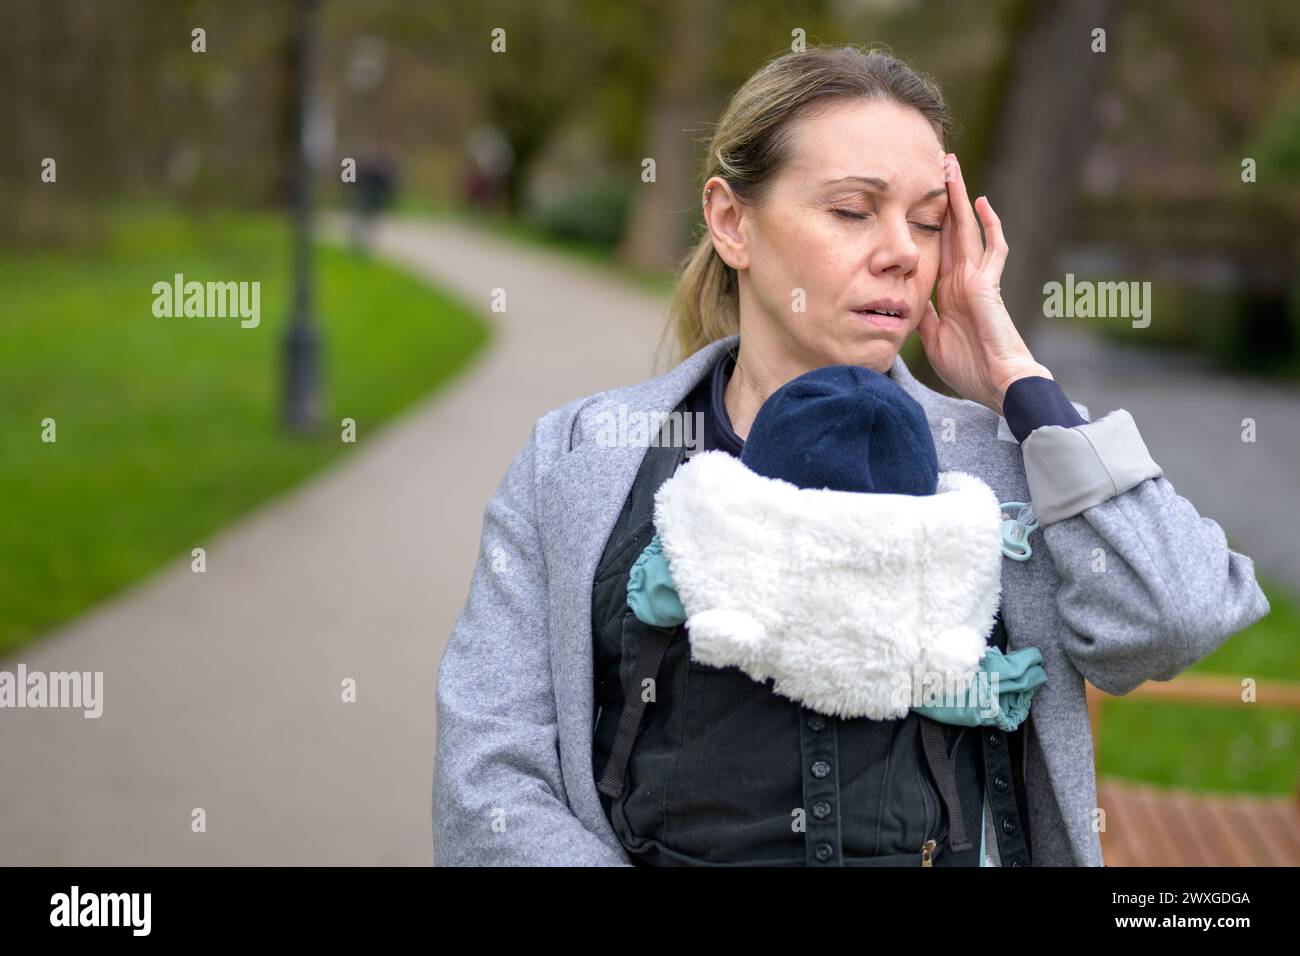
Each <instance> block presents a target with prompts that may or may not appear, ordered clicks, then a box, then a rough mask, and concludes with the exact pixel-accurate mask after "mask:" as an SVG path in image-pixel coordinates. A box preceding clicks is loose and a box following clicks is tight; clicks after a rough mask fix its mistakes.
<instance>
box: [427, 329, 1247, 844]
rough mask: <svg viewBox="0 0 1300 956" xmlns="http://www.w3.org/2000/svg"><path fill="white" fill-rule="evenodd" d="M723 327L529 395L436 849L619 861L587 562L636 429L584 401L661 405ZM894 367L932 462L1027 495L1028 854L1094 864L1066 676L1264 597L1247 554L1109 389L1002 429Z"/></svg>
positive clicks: (450, 684)
mask: <svg viewBox="0 0 1300 956" xmlns="http://www.w3.org/2000/svg"><path fill="white" fill-rule="evenodd" d="M736 342H737V337H736V336H731V337H729V338H726V339H722V340H719V341H717V342H714V343H712V344H710V345H708V346H706V347H705V348H703V349H701V350H700V351H698V352H696V353H695V354H694V355H692V356H690V357H689V358H688V359H686V361H684V362H682V363H681V364H680V365H678V366H677V367H676V368H674V369H672V370H671V371H669V372H667V373H665V374H663V375H661V376H658V377H656V378H653V379H650V380H648V381H645V382H642V383H640V384H637V385H632V386H629V387H625V388H617V389H611V390H608V391H604V392H600V393H597V394H595V395H589V396H586V397H583V398H579V399H575V400H574V401H571V402H569V403H568V404H566V405H564V406H563V407H561V408H557V409H554V410H553V411H550V412H547V413H546V414H545V415H543V416H542V417H541V418H540V419H538V421H537V423H536V424H535V426H534V427H533V431H532V435H531V437H530V438H529V440H528V441H527V443H526V444H525V445H524V447H523V448H522V449H520V451H519V452H518V454H517V455H516V456H515V458H514V460H513V461H512V462H511V463H510V466H509V468H508V469H507V471H506V474H505V477H504V478H503V479H502V481H501V484H500V486H499V487H498V489H497V491H496V494H495V496H494V497H493V498H492V500H491V501H490V502H489V503H488V505H487V507H486V508H485V510H484V516H483V535H482V542H481V548H480V552H479V557H478V562H477V565H476V567H475V569H474V574H473V579H472V582H471V585H470V592H469V596H468V599H467V600H466V602H465V606H464V608H463V610H462V612H461V614H460V616H459V618H458V619H457V621H456V624H455V627H454V629H453V631H452V634H451V637H450V640H449V643H448V645H447V649H446V652H445V654H444V656H443V658H442V662H441V664H440V666H439V669H438V681H437V693H438V699H437V715H438V721H437V753H436V755H435V764H434V774H433V839H434V857H435V864H436V865H444V866H445V865H493V864H506V865H569V866H605V865H614V866H616V865H628V864H629V863H630V858H629V857H628V855H627V854H626V853H625V852H624V850H623V848H622V846H621V845H620V843H619V841H618V838H617V837H616V836H615V834H614V832H613V830H612V829H611V827H610V825H609V822H608V820H607V819H606V817H605V815H604V812H603V810H602V807H601V804H600V800H599V796H598V792H597V790H596V781H595V778H594V774H593V768H592V731H593V723H594V718H595V713H594V706H593V693H594V690H593V672H592V667H593V664H592V624H591V596H592V578H593V575H594V572H595V567H596V562H597V560H598V559H599V557H600V555H601V553H602V551H603V550H604V547H605V544H606V540H607V538H608V535H609V533H610V530H611V529H612V527H613V524H614V521H615V519H616V518H617V516H618V514H619V511H620V509H621V508H622V505H623V501H624V499H625V497H626V496H627V493H628V491H629V490H630V488H631V486H632V482H633V479H634V478H635V476H636V472H637V468H638V466H639V465H640V462H641V459H642V457H643V455H644V454H645V447H644V445H642V446H641V447H636V446H627V445H625V446H623V447H615V446H613V445H612V444H611V443H610V442H608V441H603V440H602V441H599V442H598V441H597V440H596V438H595V436H596V431H597V422H598V421H599V420H604V421H608V418H602V419H598V418H597V416H600V415H601V413H602V412H612V413H613V414H614V415H617V414H619V409H620V405H621V406H623V408H624V409H625V410H626V411H627V412H628V413H633V412H650V413H654V412H658V413H666V412H669V411H671V410H672V409H673V408H674V407H675V406H676V405H677V403H678V402H679V401H680V400H681V399H682V398H683V397H685V395H686V394H687V393H688V392H689V391H690V390H691V388H692V386H694V385H695V384H696V382H698V381H699V380H700V379H701V378H702V377H703V376H704V375H705V373H706V372H708V371H709V370H710V369H711V368H712V366H713V362H714V360H715V359H716V358H717V357H718V355H719V353H720V351H721V350H722V349H725V348H729V347H731V346H734V345H735V344H736ZM888 374H889V375H890V377H891V378H892V379H893V380H894V381H895V382H897V383H898V384H899V385H900V386H902V388H903V389H905V390H906V391H907V392H908V393H909V394H910V395H911V396H912V397H913V398H915V399H916V400H917V401H918V402H919V403H920V404H921V406H922V408H924V409H925V413H926V416H927V418H928V419H929V422H930V427H931V431H932V433H933V435H934V439H935V447H936V450H937V451H938V456H939V467H940V468H941V469H944V470H948V469H956V470H962V471H967V472H970V473H972V474H975V475H977V476H978V477H980V478H982V479H983V480H984V481H985V482H987V483H988V485H989V486H990V487H991V488H992V489H993V491H994V493H995V494H996V495H997V497H998V500H999V501H1002V502H1007V501H1032V502H1033V505H1034V510H1035V512H1036V514H1037V515H1038V520H1039V523H1040V529H1039V530H1038V531H1036V532H1034V533H1033V535H1032V536H1031V544H1032V546H1033V549H1034V550H1033V555H1032V556H1031V558H1030V559H1029V560H1028V561H1023V562H1021V561H1013V560H1009V559H1008V560H1005V561H1004V562H1003V569H1002V586H1003V591H1002V614H1003V620H1004V621H1005V623H1006V627H1007V631H1008V634H1009V637H1010V641H1011V645H1012V649H1014V647H1017V646H1021V647H1023V646H1034V647H1037V648H1038V649H1039V650H1040V651H1041V652H1042V655H1043V667H1044V670H1045V671H1046V672H1047V675H1048V682H1047V684H1046V685H1044V686H1043V687H1041V688H1040V689H1039V691H1038V693H1037V695H1036V696H1035V697H1034V702H1033V709H1032V712H1031V719H1030V723H1029V727H1030V732H1029V734H1028V735H1027V740H1026V751H1025V782H1026V787H1027V789H1028V803H1029V808H1030V813H1029V816H1030V819H1029V825H1030V828H1031V829H1030V835H1031V838H1032V842H1033V864H1034V865H1035V866H1100V865H1102V856H1101V844H1100V839H1099V830H1100V829H1101V825H1100V824H1099V823H1098V822H1097V821H1098V820H1102V819H1104V815H1102V814H1098V812H1097V811H1098V809H1101V810H1104V809H1105V808H1098V807H1097V799H1096V780H1095V777H1094V773H1093V749H1092V736H1091V732H1090V727H1089V723H1088V711H1087V706H1086V698H1085V693H1084V680H1085V679H1086V680H1088V681H1090V682H1091V683H1092V684H1094V685H1095V686H1096V687H1098V688H1100V689H1101V690H1103V691H1105V692H1107V693H1110V694H1126V693H1128V692H1129V691H1131V690H1132V689H1133V688H1135V687H1137V686H1138V685H1139V684H1141V683H1143V682H1144V681H1148V680H1169V679H1170V678H1172V677H1174V676H1175V675H1176V674H1178V673H1179V672H1181V671H1182V670H1184V669H1185V668H1186V667H1188V666H1189V665H1190V664H1192V663H1194V662H1195V661H1197V660H1200V659H1201V658H1203V657H1205V656H1206V655H1207V654H1209V653H1210V652H1212V651H1214V650H1215V649H1216V648H1217V647H1219V645H1221V644H1222V643H1223V642H1224V641H1225V640H1227V638H1228V637H1230V636H1231V635H1232V634H1234V633H1236V632H1237V631H1240V630H1241V629H1243V628H1245V627H1247V626H1248V625H1250V624H1252V623H1253V622H1255V621H1257V620H1259V619H1260V618H1262V617H1263V616H1264V615H1265V614H1267V613H1268V610H1269V605H1268V601H1267V599H1266V598H1265V597H1264V594H1263V592H1262V591H1261V590H1260V588H1259V586H1258V584H1257V583H1256V581H1255V574H1254V563H1253V562H1252V561H1251V559H1250V558H1248V557H1246V556H1244V555H1241V554H1238V553H1236V552H1234V551H1232V550H1230V549H1229V548H1228V545H1227V541H1226V539H1225V536H1224V533H1223V530H1222V529H1221V528H1220V527H1219V525H1218V524H1216V523H1215V522H1214V521H1212V520H1210V519H1209V518H1205V517H1202V516H1201V515H1200V514H1198V513H1197V511H1196V509H1195V508H1194V507H1193V506H1192V504H1191V502H1189V501H1188V500H1187V499H1185V498H1183V497H1181V496H1179V495H1178V494H1177V493H1176V492H1175V491H1174V486H1173V485H1172V484H1170V482H1169V481H1167V480H1166V479H1165V478H1164V477H1163V475H1162V472H1161V470H1160V467H1159V466H1158V465H1157V464H1156V463H1155V462H1154V461H1152V460H1151V457H1150V455H1149V454H1148V452H1147V448H1146V446H1145V444H1144V443H1143V442H1142V439H1141V437H1140V436H1139V434H1138V432H1137V427H1136V425H1135V424H1134V422H1133V419H1132V416H1130V415H1129V414H1128V412H1126V411H1124V410H1123V409H1120V410H1117V411H1115V412H1112V413H1111V414H1108V415H1106V416H1105V417H1103V418H1100V419H1097V420H1095V421H1094V420H1091V419H1090V418H1089V415H1088V410H1087V408H1086V407H1084V406H1082V405H1078V404H1077V403H1076V405H1075V407H1076V408H1078V409H1079V411H1080V414H1082V415H1083V417H1084V418H1085V419H1088V421H1087V422H1086V423H1085V424H1083V425H1079V426H1076V427H1074V428H1065V427H1062V426H1057V425H1049V426H1042V427H1040V428H1037V429H1035V430H1034V431H1033V432H1032V433H1031V434H1030V435H1029V436H1028V437H1027V438H1026V439H1025V441H1024V443H1023V444H1020V443H1017V442H1016V440H1015V437H1014V436H1013V435H1012V434H1011V432H1010V431H1009V430H1008V429H1007V425H1006V422H1005V420H1004V419H1002V418H1000V417H999V416H998V415H996V414H994V413H993V412H992V411H990V410H989V409H987V408H985V407H983V406H982V405H979V404H977V403H975V402H970V401H966V400H962V399H954V398H949V397H947V396H944V395H941V394H939V393H937V392H934V391H933V390H931V389H929V388H926V387H925V386H924V385H922V384H921V383H920V382H918V381H917V380H916V379H915V378H914V377H913V376H912V375H911V373H910V372H909V371H908V369H907V366H906V365H905V364H904V363H903V360H902V358H901V357H900V358H898V359H896V360H895V362H894V365H893V367H892V368H891V369H890V371H889V373H888Z"/></svg>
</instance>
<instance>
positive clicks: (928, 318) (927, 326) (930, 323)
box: [916, 299, 939, 355]
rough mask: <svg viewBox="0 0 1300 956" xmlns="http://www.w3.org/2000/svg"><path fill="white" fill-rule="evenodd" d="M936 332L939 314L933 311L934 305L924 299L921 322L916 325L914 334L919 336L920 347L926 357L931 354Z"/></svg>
mask: <svg viewBox="0 0 1300 956" xmlns="http://www.w3.org/2000/svg"><path fill="white" fill-rule="evenodd" d="M938 331H939V313H938V312H936V311H935V309H934V303H933V302H931V301H930V300H929V299H926V301H925V312H924V314H923V315H922V316H921V321H920V322H918V323H917V324H916V333H917V334H918V335H919V336H921V346H922V347H923V348H924V349H925V352H926V355H930V354H932V353H931V348H932V346H933V343H934V337H935V334H936V333H937V332H938Z"/></svg>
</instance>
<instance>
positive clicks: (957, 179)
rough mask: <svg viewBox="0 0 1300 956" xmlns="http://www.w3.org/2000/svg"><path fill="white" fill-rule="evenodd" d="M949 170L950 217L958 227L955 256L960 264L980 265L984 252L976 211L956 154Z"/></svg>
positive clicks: (948, 164)
mask: <svg viewBox="0 0 1300 956" xmlns="http://www.w3.org/2000/svg"><path fill="white" fill-rule="evenodd" d="M947 170H948V172H947V175H948V177H949V179H948V215H949V216H951V217H952V221H953V225H954V226H955V227H956V228H955V229H954V230H953V237H952V243H953V246H952V251H953V255H954V257H955V259H956V261H958V262H962V261H966V262H971V263H978V262H979V261H980V259H981V258H982V257H983V255H984V250H983V248H982V247H981V246H980V233H979V226H977V225H976V224H975V211H974V210H973V209H971V205H970V197H969V196H968V195H967V194H966V180H965V179H963V178H962V174H961V164H960V163H958V162H957V154H956V153H952V154H950V155H949V158H948V161H947Z"/></svg>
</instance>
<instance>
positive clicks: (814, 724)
mask: <svg viewBox="0 0 1300 956" xmlns="http://www.w3.org/2000/svg"><path fill="white" fill-rule="evenodd" d="M808 726H809V727H811V728H812V729H813V730H824V729H825V727H826V718H825V717H823V716H822V715H821V714H813V715H812V716H811V717H809V718H808Z"/></svg>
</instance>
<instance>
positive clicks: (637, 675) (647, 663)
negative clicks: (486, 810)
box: [596, 403, 686, 799]
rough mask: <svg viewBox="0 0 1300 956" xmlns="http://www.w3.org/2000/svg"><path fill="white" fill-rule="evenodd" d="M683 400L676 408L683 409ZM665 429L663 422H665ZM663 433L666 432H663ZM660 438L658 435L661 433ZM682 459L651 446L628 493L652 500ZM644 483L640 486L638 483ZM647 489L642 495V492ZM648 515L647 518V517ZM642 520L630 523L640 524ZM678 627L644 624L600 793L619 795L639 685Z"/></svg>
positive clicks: (655, 669) (637, 715) (638, 714)
mask: <svg viewBox="0 0 1300 956" xmlns="http://www.w3.org/2000/svg"><path fill="white" fill-rule="evenodd" d="M684 407H685V403H683V404H682V405H681V406H679V408H684ZM664 427H665V429H667V424H665V426H664ZM664 434H666V431H665V433H664ZM661 437H662V436H661ZM685 459H686V446H685V444H681V445H679V446H678V447H677V448H672V447H668V446H665V445H662V444H656V445H652V446H651V447H650V448H649V449H648V450H647V451H646V455H645V458H644V459H642V462H641V467H640V469H639V470H638V471H637V476H636V480H635V481H634V482H633V485H634V489H633V492H630V494H631V495H632V496H633V497H634V499H639V500H640V501H643V502H644V501H647V500H653V497H654V492H655V491H657V490H658V488H659V486H660V485H662V484H663V483H664V482H665V481H667V480H668V479H669V478H671V477H672V475H673V473H674V472H675V471H676V470H677V468H678V466H679V465H681V463H682V462H683V461H684V460H685ZM643 485H644V486H645V487H644V488H643V487H641V486H643ZM643 491H644V492H648V494H643V493H642V492H643ZM650 517H653V516H652V515H651V516H649V517H648V518H647V520H649V518H650ZM642 523H643V522H634V524H635V525H640V524H642ZM678 630H679V628H676V627H675V628H662V627H653V626H647V627H646V636H645V638H644V639H643V640H642V641H641V645H640V647H639V648H638V649H637V654H636V662H635V663H634V664H633V667H632V691H633V692H632V693H631V694H626V695H624V698H623V711H622V713H621V714H620V715H619V718H618V730H617V731H616V732H615V736H614V744H613V747H612V748H611V750H610V754H609V761H608V762H607V763H606V764H605V772H604V774H603V775H602V776H601V779H600V783H598V784H597V785H596V788H597V789H598V790H599V791H600V792H601V793H603V794H605V795H606V796H608V797H612V798H614V799H618V798H619V797H620V796H622V794H623V787H624V785H625V783H626V780H627V765H628V761H629V760H631V759H632V745H633V744H635V743H636V738H637V734H639V733H640V732H641V721H642V719H643V718H644V717H645V705H646V701H645V698H644V697H643V696H642V695H641V693H640V692H639V688H641V687H644V686H645V682H646V680H647V679H651V680H653V679H654V678H655V677H657V676H658V674H659V667H660V665H662V664H663V660H664V654H665V653H667V651H668V645H669V644H671V643H672V640H673V637H674V635H676V633H677V631H678Z"/></svg>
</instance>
